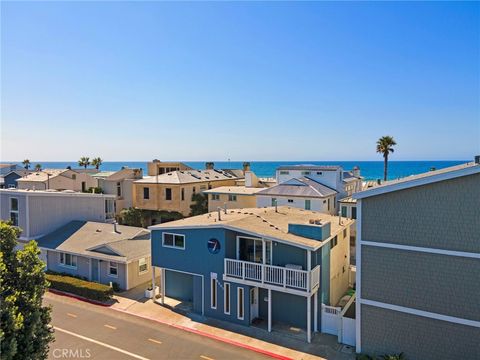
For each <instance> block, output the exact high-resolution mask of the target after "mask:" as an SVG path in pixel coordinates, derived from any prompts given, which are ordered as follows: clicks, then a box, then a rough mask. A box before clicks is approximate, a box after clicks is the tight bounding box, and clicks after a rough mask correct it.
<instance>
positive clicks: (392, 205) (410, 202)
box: [362, 174, 480, 253]
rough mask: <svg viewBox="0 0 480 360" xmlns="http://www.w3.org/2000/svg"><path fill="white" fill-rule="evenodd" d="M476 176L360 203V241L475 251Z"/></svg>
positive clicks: (479, 244)
mask: <svg viewBox="0 0 480 360" xmlns="http://www.w3.org/2000/svg"><path fill="white" fill-rule="evenodd" d="M479 209H480V174H474V175H469V176H463V177H460V178H456V179H451V180H446V181H441V182H437V183H432V184H428V185H423V186H417V187H413V188H410V189H406V190H401V191H395V192H392V193H388V194H385V195H381V196H372V197H369V198H365V199H363V200H362V240H364V241H376V242H384V243H394V244H402V245H412V246H421V247H432V248H437V249H446V250H455V251H466V252H477V253H480V240H479V239H480V210H479Z"/></svg>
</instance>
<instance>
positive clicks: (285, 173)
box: [280, 170, 290, 175]
mask: <svg viewBox="0 0 480 360" xmlns="http://www.w3.org/2000/svg"><path fill="white" fill-rule="evenodd" d="M288 174H290V172H289V171H287V170H281V171H280V175H288Z"/></svg>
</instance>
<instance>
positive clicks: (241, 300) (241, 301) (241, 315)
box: [237, 287, 245, 320]
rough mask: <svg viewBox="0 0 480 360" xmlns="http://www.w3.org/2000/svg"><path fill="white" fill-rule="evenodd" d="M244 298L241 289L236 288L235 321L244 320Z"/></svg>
mask: <svg viewBox="0 0 480 360" xmlns="http://www.w3.org/2000/svg"><path fill="white" fill-rule="evenodd" d="M244 307H245V304H244V298H243V287H238V288H237V319H238V320H243V319H244Z"/></svg>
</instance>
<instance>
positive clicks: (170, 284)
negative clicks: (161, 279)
mask: <svg viewBox="0 0 480 360" xmlns="http://www.w3.org/2000/svg"><path fill="white" fill-rule="evenodd" d="M165 295H166V296H168V297H172V298H174V299H178V300H183V301H190V302H193V275H189V274H184V273H180V272H176V271H168V270H167V271H166V272H165Z"/></svg>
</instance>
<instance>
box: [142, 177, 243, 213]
mask: <svg viewBox="0 0 480 360" xmlns="http://www.w3.org/2000/svg"><path fill="white" fill-rule="evenodd" d="M239 173H242V174H243V172H242V170H238V171H237V170H217V169H211V170H210V169H209V170H177V171H173V172H169V173H164V174H159V175H155V176H146V177H144V178H143V179H140V180H136V181H134V182H133V206H134V207H135V208H138V209H144V210H157V211H160V210H164V211H174V212H179V213H181V214H182V215H184V216H188V215H189V214H190V210H191V209H190V205H192V203H193V202H192V195H193V194H196V193H202V192H203V191H204V190H208V189H213V188H216V187H220V186H234V185H235V181H236V180H237V179H239V178H240V177H241V175H240V174H239Z"/></svg>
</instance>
